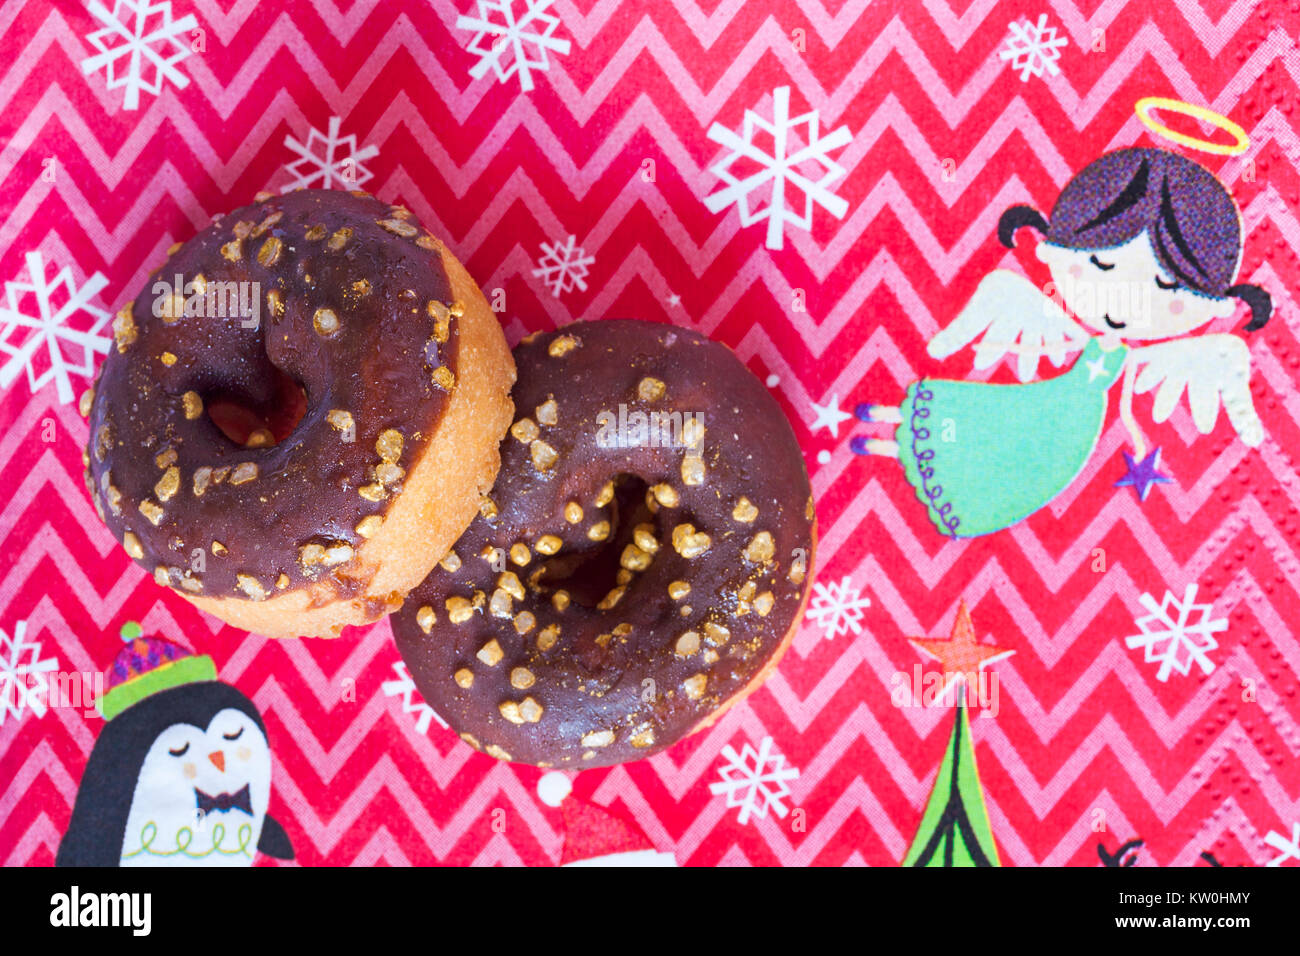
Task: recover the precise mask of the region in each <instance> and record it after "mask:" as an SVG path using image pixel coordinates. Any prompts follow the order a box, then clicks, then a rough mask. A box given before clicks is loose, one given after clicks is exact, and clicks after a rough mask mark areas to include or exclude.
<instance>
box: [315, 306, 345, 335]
mask: <svg viewBox="0 0 1300 956" xmlns="http://www.w3.org/2000/svg"><path fill="white" fill-rule="evenodd" d="M311 324H312V325H313V326H314V327H315V329H316V332H317V333H318V334H320V335H326V336H328V335H333V334H334V333H335V332H337V331H338V330H339V316H338V313H337V312H335V311H334V310H333V309H325V308H321V309H317V310H316V314H315V315H313V316H312V318H311Z"/></svg>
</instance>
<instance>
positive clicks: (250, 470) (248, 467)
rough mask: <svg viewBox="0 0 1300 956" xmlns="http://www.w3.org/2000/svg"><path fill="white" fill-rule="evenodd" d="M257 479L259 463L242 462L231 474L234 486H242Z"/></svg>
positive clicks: (231, 481)
mask: <svg viewBox="0 0 1300 956" xmlns="http://www.w3.org/2000/svg"><path fill="white" fill-rule="evenodd" d="M256 477H257V463H256V462H252V461H241V462H240V463H239V464H238V465H236V466H235V467H234V468H233V469H232V470H231V472H230V483H231V484H232V485H242V484H244V483H245V482H249V481H252V480H253V479H254V478H256Z"/></svg>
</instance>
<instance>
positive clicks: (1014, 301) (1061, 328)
mask: <svg viewBox="0 0 1300 956" xmlns="http://www.w3.org/2000/svg"><path fill="white" fill-rule="evenodd" d="M980 333H983V334H984V338H983V339H982V340H981V341H980V343H979V345H977V346H976V355H975V367H976V368H977V369H984V368H989V367H990V366H992V365H995V364H996V363H997V362H998V360H999V359H1001V358H1002V356H1004V355H1006V354H1007V352H1010V351H1016V352H1018V353H1019V361H1017V363H1016V375H1017V376H1018V377H1019V379H1020V381H1022V382H1027V381H1029V380H1030V379H1031V378H1033V377H1034V375H1035V374H1037V372H1038V360H1039V359H1040V358H1041V357H1042V356H1044V355H1046V356H1047V357H1048V358H1049V359H1051V361H1052V364H1053V365H1055V366H1056V367H1058V368H1059V367H1060V366H1061V363H1062V362H1064V361H1065V356H1066V354H1067V353H1069V352H1077V351H1078V350H1079V349H1081V348H1082V347H1083V345H1084V344H1085V343H1086V342H1087V340H1088V333H1087V332H1086V331H1085V330H1084V329H1083V328H1081V327H1080V326H1079V325H1078V324H1077V323H1075V322H1074V321H1072V320H1071V319H1070V317H1069V316H1067V315H1066V314H1065V311H1064V310H1063V309H1062V308H1061V307H1060V306H1059V305H1057V304H1056V302H1054V301H1053V300H1052V299H1050V298H1048V297H1047V296H1045V295H1043V292H1042V290H1041V289H1039V288H1038V287H1037V286H1036V285H1034V284H1033V283H1032V282H1030V281H1029V280H1028V279H1026V278H1025V277H1024V276H1020V275H1017V274H1016V273H1014V272H1008V271H1007V270H1005V269H997V270H995V271H993V272H990V273H989V274H988V275H987V276H985V277H984V281H982V282H981V283H980V284H979V288H977V289H976V290H975V294H974V295H972V296H971V297H970V301H969V302H967V303H966V307H965V308H964V309H962V310H961V313H960V314H959V315H958V316H957V318H955V319H953V320H952V324H951V325H949V326H948V327H947V328H946V329H944V330H943V331H942V332H940V333H939V334H938V335H936V336H935V337H934V338H932V339H931V340H930V346H929V352H930V355H932V356H933V357H934V358H947V357H948V356H949V355H952V354H953V353H954V352H956V351H958V350H959V349H961V348H964V347H965V346H967V345H969V344H970V343H971V342H973V341H974V340H975V339H976V338H978V337H979V335H980Z"/></svg>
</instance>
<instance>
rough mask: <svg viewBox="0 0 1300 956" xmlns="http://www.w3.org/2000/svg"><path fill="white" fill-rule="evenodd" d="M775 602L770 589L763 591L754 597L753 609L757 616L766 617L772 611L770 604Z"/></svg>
mask: <svg viewBox="0 0 1300 956" xmlns="http://www.w3.org/2000/svg"><path fill="white" fill-rule="evenodd" d="M774 603H776V597H775V596H774V595H773V594H772V592H771V591H764V592H763V593H762V594H760V595H759V596H758V597H756V598H754V610H755V611H757V612H758V616H759V617H767V615H768V614H769V613H771V611H772V605H773V604H774Z"/></svg>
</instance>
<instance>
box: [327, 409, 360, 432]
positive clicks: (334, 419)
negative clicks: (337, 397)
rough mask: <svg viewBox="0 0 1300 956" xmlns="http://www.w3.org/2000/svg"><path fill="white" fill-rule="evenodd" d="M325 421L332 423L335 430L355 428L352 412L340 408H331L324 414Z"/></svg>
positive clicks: (342, 430)
mask: <svg viewBox="0 0 1300 956" xmlns="http://www.w3.org/2000/svg"><path fill="white" fill-rule="evenodd" d="M325 421H327V422H329V423H330V424H331V425H333V426H334V429H335V430H336V431H341V432H346V431H352V430H354V429H355V428H356V422H355V421H354V420H353V418H352V413H351V412H349V411H346V410H344V409H342V408H331V409H330V410H329V414H327V415H326V416H325Z"/></svg>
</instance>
